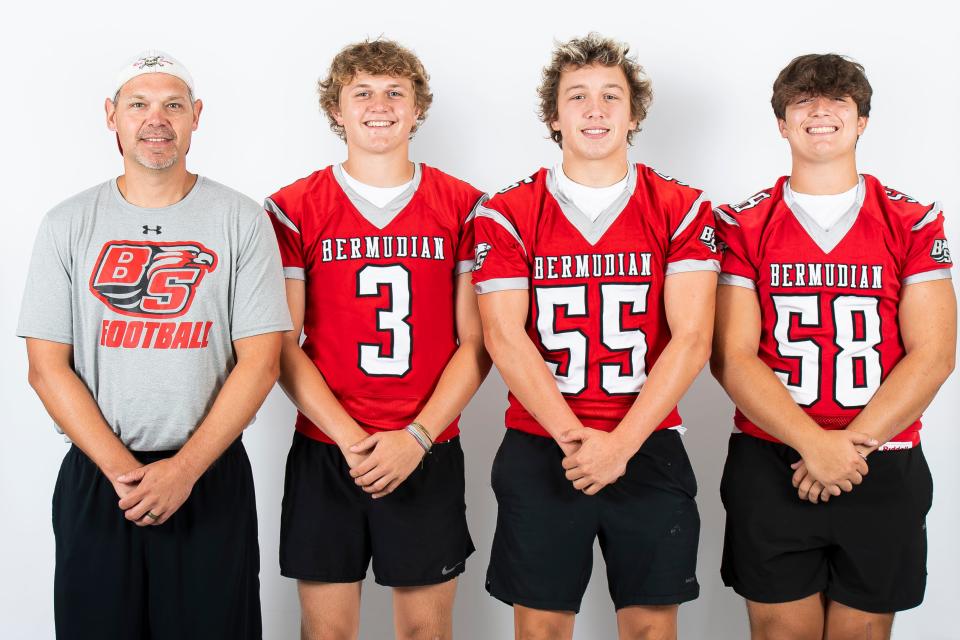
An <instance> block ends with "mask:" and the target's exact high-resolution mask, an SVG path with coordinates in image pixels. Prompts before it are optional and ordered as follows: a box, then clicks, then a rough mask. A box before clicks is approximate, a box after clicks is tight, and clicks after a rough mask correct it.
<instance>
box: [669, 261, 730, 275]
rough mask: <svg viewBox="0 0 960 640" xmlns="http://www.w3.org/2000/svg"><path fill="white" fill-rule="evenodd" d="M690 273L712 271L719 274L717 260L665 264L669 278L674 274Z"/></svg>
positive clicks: (718, 262)
mask: <svg viewBox="0 0 960 640" xmlns="http://www.w3.org/2000/svg"><path fill="white" fill-rule="evenodd" d="M690 271H713V272H714V273H720V261H719V260H677V261H676V262H668V263H667V271H666V275H668V276H671V275H673V274H675V273H688V272H690Z"/></svg>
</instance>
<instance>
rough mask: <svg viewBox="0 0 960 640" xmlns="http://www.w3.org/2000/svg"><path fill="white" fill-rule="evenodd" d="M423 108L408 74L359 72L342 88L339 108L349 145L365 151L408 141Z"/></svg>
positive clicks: (338, 116)
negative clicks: (404, 75) (405, 75)
mask: <svg viewBox="0 0 960 640" xmlns="http://www.w3.org/2000/svg"><path fill="white" fill-rule="evenodd" d="M419 116H420V111H419V110H418V109H417V108H416V104H415V99H414V90H413V83H412V82H411V81H410V79H409V78H397V77H393V76H373V75H370V74H367V73H358V74H357V75H356V77H354V78H353V79H352V80H351V81H350V83H349V84H346V85H344V86H343V88H342V89H341V91H340V102H339V112H337V113H334V114H333V117H334V118H335V119H336V121H337V124H339V125H340V126H342V127H343V129H344V133H345V135H346V139H347V145H348V147H350V148H351V149H354V150H358V151H362V152H366V153H376V154H383V153H390V152H392V151H395V150H397V149H398V148H400V147H402V146H404V145H408V144H409V142H410V134H411V132H412V131H413V128H414V126H415V125H416V123H417V118H418V117H419Z"/></svg>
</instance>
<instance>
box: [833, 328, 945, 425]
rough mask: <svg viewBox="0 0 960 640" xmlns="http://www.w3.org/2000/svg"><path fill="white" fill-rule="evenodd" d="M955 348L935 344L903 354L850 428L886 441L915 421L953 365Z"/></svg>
mask: <svg viewBox="0 0 960 640" xmlns="http://www.w3.org/2000/svg"><path fill="white" fill-rule="evenodd" d="M954 351H955V349H954V348H945V349H938V348H936V347H935V346H934V347H930V348H924V349H920V350H915V351H912V352H910V353H908V354H907V355H906V356H904V357H903V359H902V360H900V362H898V363H897V365H896V366H895V367H894V368H893V370H892V371H891V372H890V374H889V375H888V376H887V377H886V379H885V380H884V381H883V384H881V385H880V388H879V389H877V392H876V393H875V394H874V395H873V398H871V399H870V402H869V403H867V406H866V407H864V408H863V410H862V411H861V412H860V413H859V414H858V415H857V417H856V418H854V419H853V421H852V422H851V423H850V424H849V425H847V429H850V430H853V431H858V432H860V433H864V434H867V435H869V436H873V437H874V438H875V439H876V440H877V441H878V442H880V443H881V444H882V443H885V442H887V441H889V440H890V439H891V438H893V437H894V436H895V435H897V434H898V433H900V432H901V431H903V430H904V429H905V428H907V427H908V426H909V425H910V424H912V423H913V422H914V421H915V420H916V419H917V418H919V417H920V415H921V414H922V413H923V412H924V411H925V410H926V408H927V407H928V406H929V405H930V403H931V402H932V401H933V398H934V396H935V395H936V394H937V391H938V390H939V389H940V386H941V385H943V383H944V381H946V379H947V377H948V376H949V375H950V373H951V372H952V371H953V368H954Z"/></svg>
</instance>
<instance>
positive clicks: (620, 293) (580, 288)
mask: <svg viewBox="0 0 960 640" xmlns="http://www.w3.org/2000/svg"><path fill="white" fill-rule="evenodd" d="M649 289H650V285H649V284H601V285H600V300H601V310H600V317H601V321H600V342H601V343H602V344H603V346H605V347H606V348H607V349H608V350H610V351H612V352H618V351H626V352H629V354H630V367H629V371H627V372H624V369H625V367H624V366H623V365H621V364H614V363H610V364H601V365H600V387H601V388H602V389H603V390H604V391H605V392H606V393H608V394H610V395H621V394H631V393H638V392H639V391H640V387H642V386H643V383H644V381H645V380H646V379H647V372H646V356H647V336H646V334H645V333H644V332H643V331H641V330H640V329H624V328H623V326H622V324H621V312H622V309H623V307H624V306H625V305H626V306H627V307H628V313H630V314H632V315H639V314H643V313H646V312H647V292H648V290H649ZM536 300H537V332H538V333H539V334H540V344H542V345H543V347H544V349H546V350H548V351H566V352H567V353H568V354H569V358H568V363H567V367H566V369H565V370H561V365H562V363H560V362H556V361H551V360H546V363H547V366H548V367H549V368H550V371H551V372H552V373H553V377H554V379H555V380H556V381H557V387H558V388H559V389H560V393H563V394H565V395H577V394H578V393H581V392H582V391H583V390H584V389H586V388H587V362H588V352H589V349H590V348H591V345H590V344H589V340H588V338H587V335H586V334H585V333H584V332H583V331H581V330H579V329H569V330H566V331H558V330H557V308H558V307H563V308H564V315H565V316H566V317H568V318H582V317H586V316H587V315H589V314H588V309H587V286H586V285H571V286H557V287H547V286H544V287H537V288H536Z"/></svg>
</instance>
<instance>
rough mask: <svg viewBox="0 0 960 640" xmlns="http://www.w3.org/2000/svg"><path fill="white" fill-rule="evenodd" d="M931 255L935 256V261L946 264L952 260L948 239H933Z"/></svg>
mask: <svg viewBox="0 0 960 640" xmlns="http://www.w3.org/2000/svg"><path fill="white" fill-rule="evenodd" d="M930 257H931V258H933V261H934V262H941V263H944V264H946V263H948V262H950V248H949V247H948V246H947V241H946V240H945V239H944V238H938V239H937V240H934V241H933V249H932V250H931V251H930Z"/></svg>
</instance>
